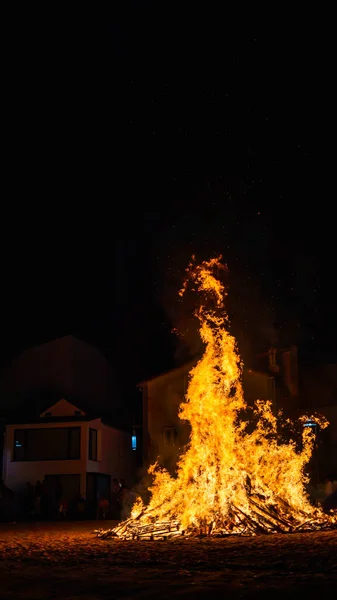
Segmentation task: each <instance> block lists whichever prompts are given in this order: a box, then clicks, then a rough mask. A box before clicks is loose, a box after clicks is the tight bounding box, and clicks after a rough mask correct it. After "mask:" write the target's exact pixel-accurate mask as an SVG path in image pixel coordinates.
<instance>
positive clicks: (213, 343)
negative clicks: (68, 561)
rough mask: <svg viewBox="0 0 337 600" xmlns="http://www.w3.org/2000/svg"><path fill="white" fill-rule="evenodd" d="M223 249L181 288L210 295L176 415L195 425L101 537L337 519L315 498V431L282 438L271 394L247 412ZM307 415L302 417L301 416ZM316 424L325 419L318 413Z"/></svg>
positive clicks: (299, 526) (319, 525)
mask: <svg viewBox="0 0 337 600" xmlns="http://www.w3.org/2000/svg"><path fill="white" fill-rule="evenodd" d="M223 269H225V267H224V266H223V265H222V264H221V257H220V258H214V259H211V260H209V261H207V262H203V263H201V264H200V265H197V264H196V263H195V261H192V263H191V264H190V265H189V267H188V269H187V278H186V281H185V284H184V287H183V289H182V290H181V292H180V294H181V295H183V294H184V293H185V291H186V289H187V288H188V286H192V289H193V290H194V291H196V292H198V295H199V296H200V297H201V298H204V299H205V300H204V301H203V302H202V303H201V305H200V308H199V309H198V310H197V312H196V315H197V317H198V319H199V322H200V336H201V338H202V341H203V342H204V346H205V350H204V354H203V356H202V358H201V359H200V360H199V362H198V363H197V364H196V366H195V367H194V368H193V369H192V370H191V372H190V376H189V385H188V390H187V394H186V397H185V399H184V401H183V403H182V404H181V406H180V409H179V417H180V419H182V420H187V421H189V423H190V427H191V434H190V439H189V443H188V445H187V447H186V449H185V451H184V453H183V454H182V456H181V457H180V459H179V461H178V464H177V470H176V475H175V476H172V475H170V474H169V473H168V472H167V471H166V470H165V469H162V468H160V466H159V465H158V464H157V463H156V464H155V465H153V466H151V467H150V469H149V473H151V474H152V475H153V477H154V479H153V484H152V487H151V488H150V492H151V498H150V501H149V503H148V505H147V506H145V505H144V504H143V502H142V500H141V499H140V498H138V499H137V501H136V503H135V504H134V506H133V508H132V511H131V516H130V518H129V519H127V520H126V521H123V522H122V523H120V524H119V525H118V526H116V527H115V528H113V529H108V530H105V531H104V530H100V531H99V532H98V535H99V536H100V537H101V538H107V537H116V538H122V539H134V540H139V539H170V538H176V537H180V536H186V537H191V536H200V535H201V536H204V535H207V536H210V535H211V536H225V535H229V534H231V535H234V534H239V535H257V534H265V533H290V532H294V531H307V530H316V529H325V528H331V527H336V526H337V513H336V511H335V512H331V513H330V514H325V513H324V512H323V510H322V509H321V508H320V507H316V506H313V505H312V504H311V503H310V500H309V497H308V494H307V492H306V484H307V483H308V481H309V479H308V476H307V474H306V467H307V465H308V462H309V460H310V458H311V455H312V452H313V449H314V442H315V434H314V432H313V428H310V427H304V426H302V427H301V443H300V445H299V444H298V441H296V442H295V441H294V440H290V441H289V440H288V441H282V440H281V439H280V437H279V419H278V416H277V415H275V414H274V412H273V407H272V404H271V402H268V401H259V400H257V402H256V404H255V407H254V410H253V414H254V419H253V420H254V423H255V425H254V428H253V429H252V427H251V426H249V422H248V421H247V419H243V418H242V415H243V414H245V411H247V405H246V402H245V400H244V396H243V390H242V384H241V375H242V361H241V359H240V356H239V354H238V351H237V347H236V341H235V339H234V337H233V336H232V335H231V334H230V333H229V327H228V317H227V314H226V312H225V308H224V299H225V297H226V295H227V293H226V290H225V287H224V285H223V283H222V282H221V278H220V277H219V273H221V271H222V270H223ZM308 418H310V415H308V416H306V417H303V425H304V422H305V421H306V420H307V419H308ZM315 422H316V423H317V422H318V423H319V425H320V427H322V428H324V427H326V426H327V424H328V423H327V422H326V421H325V420H324V419H323V418H321V419H319V417H317V415H315Z"/></svg>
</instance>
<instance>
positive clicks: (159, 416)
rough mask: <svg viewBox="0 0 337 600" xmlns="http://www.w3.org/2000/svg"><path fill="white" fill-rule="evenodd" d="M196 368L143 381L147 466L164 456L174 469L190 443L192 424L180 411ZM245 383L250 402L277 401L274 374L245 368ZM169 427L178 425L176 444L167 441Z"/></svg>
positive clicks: (182, 368) (246, 394)
mask: <svg viewBox="0 0 337 600" xmlns="http://www.w3.org/2000/svg"><path fill="white" fill-rule="evenodd" d="M192 367H193V363H189V364H188V365H185V366H184V367H180V368H178V369H174V370H172V371H170V372H168V373H165V374H163V375H161V376H159V377H156V378H154V379H152V380H150V381H148V382H146V383H145V384H143V424H144V440H145V444H144V463H145V465H146V464H147V463H153V462H155V461H156V460H157V458H158V457H159V456H160V457H161V461H160V462H161V464H163V465H164V466H165V467H166V468H168V469H169V470H170V471H173V470H174V467H175V464H176V461H177V457H178V456H179V454H180V453H181V452H182V450H183V448H184V446H185V445H186V443H187V442H188V439H189V434H190V425H189V423H188V422H186V421H185V422H184V421H181V420H180V419H179V417H178V412H179V406H180V404H181V402H182V401H183V399H184V396H185V394H186V391H187V385H188V374H189V372H190V369H191V368H192ZM243 385H244V393H245V398H246V399H247V401H248V402H250V403H252V402H253V401H254V400H256V399H261V400H266V399H270V400H271V401H275V393H274V392H275V390H274V378H273V377H272V376H270V375H265V374H264V373H257V372H255V371H252V370H245V371H244V376H243ZM146 425H147V433H148V435H147V434H146ZM166 427H175V428H176V430H177V433H178V439H177V444H176V445H169V444H167V443H165V437H164V428H166Z"/></svg>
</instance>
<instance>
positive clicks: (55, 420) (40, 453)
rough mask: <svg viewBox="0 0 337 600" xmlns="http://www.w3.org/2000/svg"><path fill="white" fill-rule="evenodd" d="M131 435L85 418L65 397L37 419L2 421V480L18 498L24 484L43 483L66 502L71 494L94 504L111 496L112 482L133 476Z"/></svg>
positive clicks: (98, 418)
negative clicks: (3, 426) (115, 479)
mask: <svg viewBox="0 0 337 600" xmlns="http://www.w3.org/2000/svg"><path fill="white" fill-rule="evenodd" d="M132 470H133V456H132V444H131V432H130V433H128V432H125V431H121V430H119V429H117V428H116V427H113V426H112V425H110V424H109V423H106V422H104V419H103V418H102V417H98V416H94V415H93V414H88V413H86V412H85V411H84V410H82V409H81V408H79V407H77V406H74V405H73V404H71V403H70V402H67V400H65V399H61V400H60V401H59V402H57V403H56V404H54V405H53V406H51V407H49V408H48V409H47V410H45V411H43V412H42V413H41V414H40V418H39V419H34V420H31V421H27V420H22V421H20V419H17V420H16V422H13V421H12V422H10V423H7V425H6V427H5V436H4V452H3V474H2V475H3V481H4V483H5V485H6V486H7V487H8V488H10V489H11V490H12V491H13V492H16V493H18V494H20V493H21V492H22V491H23V490H24V489H25V486H26V483H27V482H29V483H30V484H32V485H35V484H36V482H37V481H40V482H41V483H42V482H43V481H45V482H46V484H47V487H48V489H49V490H50V491H51V492H52V491H53V490H55V489H56V488H57V487H61V489H62V495H63V497H64V499H65V500H66V501H67V502H70V501H71V500H72V498H73V497H74V496H76V495H78V494H79V495H80V496H82V497H83V498H85V499H86V500H87V504H88V506H90V505H91V504H92V506H93V507H94V506H95V505H96V501H97V497H98V496H99V495H104V496H106V497H108V498H109V497H110V490H111V481H112V479H113V478H118V479H120V478H122V479H125V481H126V482H127V481H128V480H129V479H131V478H132Z"/></svg>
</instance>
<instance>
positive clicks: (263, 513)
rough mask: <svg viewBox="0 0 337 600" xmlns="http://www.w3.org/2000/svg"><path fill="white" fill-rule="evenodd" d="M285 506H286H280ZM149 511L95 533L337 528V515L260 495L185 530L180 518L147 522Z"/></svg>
mask: <svg viewBox="0 0 337 600" xmlns="http://www.w3.org/2000/svg"><path fill="white" fill-rule="evenodd" d="M280 507H282V509H281V508H280ZM144 516H146V509H145V512H144V513H142V514H141V515H139V517H137V518H136V519H133V518H129V519H127V520H126V521H123V522H122V523H120V524H119V525H117V527H114V528H111V529H106V530H104V529H99V530H96V531H95V532H94V533H96V534H97V536H98V537H99V538H101V539H107V538H119V539H124V540H135V541H139V540H169V539H173V538H178V537H182V536H184V537H189V538H190V537H207V536H214V537H225V536H228V535H243V536H244V535H262V534H267V533H294V532H299V531H302V532H304V531H318V530H320V531H322V530H325V529H332V528H337V515H335V516H331V517H329V516H327V515H326V516H322V517H320V516H319V517H314V518H310V517H308V516H307V515H305V514H304V513H303V514H298V513H297V514H296V515H295V516H294V515H292V509H291V507H290V506H289V505H287V503H286V502H284V501H282V502H280V503H279V504H278V505H275V504H268V503H267V502H266V501H263V500H262V499H261V497H260V496H254V495H253V496H251V497H250V499H249V511H247V510H246V511H243V510H242V509H241V508H239V507H238V506H235V505H231V507H230V510H229V511H228V513H227V515H226V519H223V518H221V517H217V516H215V517H214V519H213V521H211V522H209V523H204V524H202V525H199V526H195V527H189V528H188V529H187V530H185V531H184V530H183V529H182V528H181V526H180V522H179V520H177V519H169V518H168V519H167V520H163V521H157V520H155V519H151V518H150V517H149V518H148V519H147V520H146V522H144Z"/></svg>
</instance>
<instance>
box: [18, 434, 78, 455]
mask: <svg viewBox="0 0 337 600" xmlns="http://www.w3.org/2000/svg"><path fill="white" fill-rule="evenodd" d="M80 442H81V430H80V428H79V427H53V428H52V427H48V428H47V427H45V428H41V429H16V430H15V431H14V451H13V460H16V461H24V460H77V459H79V458H80Z"/></svg>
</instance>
